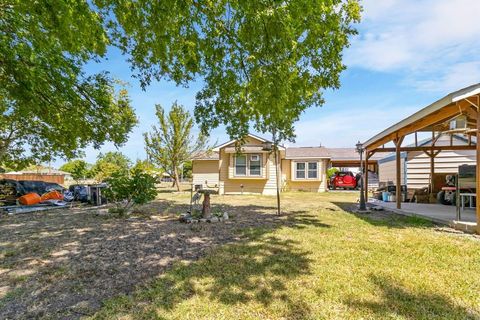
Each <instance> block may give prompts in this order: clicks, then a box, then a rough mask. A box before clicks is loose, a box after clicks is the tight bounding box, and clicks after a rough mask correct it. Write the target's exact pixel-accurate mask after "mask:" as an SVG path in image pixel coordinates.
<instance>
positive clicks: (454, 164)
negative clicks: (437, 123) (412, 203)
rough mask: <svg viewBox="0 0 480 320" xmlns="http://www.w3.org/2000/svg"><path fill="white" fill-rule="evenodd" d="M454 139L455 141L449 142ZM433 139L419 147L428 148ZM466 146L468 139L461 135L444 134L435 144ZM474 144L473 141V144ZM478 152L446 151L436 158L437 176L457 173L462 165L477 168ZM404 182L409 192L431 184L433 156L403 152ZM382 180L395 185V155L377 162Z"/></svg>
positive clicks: (402, 169)
mask: <svg viewBox="0 0 480 320" xmlns="http://www.w3.org/2000/svg"><path fill="white" fill-rule="evenodd" d="M450 139H452V141H450ZM431 143H432V139H426V140H423V141H420V142H419V146H429V145H431ZM450 143H452V144H453V145H466V144H467V143H468V140H467V139H465V138H464V137H463V136H461V135H449V134H443V135H441V136H440V137H439V138H438V140H437V141H436V142H435V145H436V146H447V145H450ZM472 143H473V144H475V142H474V141H472ZM475 155H476V151H475V150H448V151H447V150H444V151H441V152H440V153H439V154H438V155H437V156H436V157H435V162H434V168H435V170H434V171H435V172H436V173H458V167H459V166H460V165H463V164H470V165H475V163H476V160H475V159H476V158H475ZM400 157H401V162H400V164H401V165H400V168H401V181H402V184H403V185H406V186H407V188H408V189H420V188H423V187H427V186H429V184H430V157H429V156H428V155H427V154H425V153H424V152H422V151H410V152H401V153H400ZM378 166H379V168H378V176H379V181H380V182H383V183H387V184H393V183H394V181H395V177H396V169H395V154H391V155H388V156H386V157H384V158H382V159H380V160H379V161H378Z"/></svg>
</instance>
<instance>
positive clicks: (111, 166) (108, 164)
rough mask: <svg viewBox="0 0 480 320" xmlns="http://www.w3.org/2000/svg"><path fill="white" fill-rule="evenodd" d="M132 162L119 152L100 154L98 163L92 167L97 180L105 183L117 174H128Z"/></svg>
mask: <svg viewBox="0 0 480 320" xmlns="http://www.w3.org/2000/svg"><path fill="white" fill-rule="evenodd" d="M131 165H132V163H131V161H130V160H129V159H128V158H127V157H126V156H125V155H124V154H122V153H121V152H119V151H110V152H107V153H105V154H102V153H100V154H99V155H98V157H97V162H95V164H94V165H93V167H92V170H91V171H92V172H93V174H94V177H95V180H97V181H104V180H106V179H108V178H110V177H111V176H112V175H113V174H114V173H115V172H121V173H124V172H128V170H129V169H130V166H131Z"/></svg>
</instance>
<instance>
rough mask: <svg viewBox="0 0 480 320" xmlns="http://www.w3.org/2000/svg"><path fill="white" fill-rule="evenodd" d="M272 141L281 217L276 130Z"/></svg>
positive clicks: (278, 211)
mask: <svg viewBox="0 0 480 320" xmlns="http://www.w3.org/2000/svg"><path fill="white" fill-rule="evenodd" d="M272 138H273V139H272V140H273V152H274V153H275V185H276V187H277V214H278V215H280V214H281V213H282V211H281V207H280V185H279V184H280V183H279V178H280V177H279V176H278V175H279V172H278V147H277V135H276V130H273V132H272Z"/></svg>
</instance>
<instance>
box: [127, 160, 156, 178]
mask: <svg viewBox="0 0 480 320" xmlns="http://www.w3.org/2000/svg"><path fill="white" fill-rule="evenodd" d="M132 170H140V171H141V172H145V173H148V174H151V175H153V176H156V177H160V176H161V174H162V170H161V169H158V168H157V167H155V166H154V165H153V164H152V163H151V162H150V161H147V160H137V161H136V162H135V164H134V165H133V167H132Z"/></svg>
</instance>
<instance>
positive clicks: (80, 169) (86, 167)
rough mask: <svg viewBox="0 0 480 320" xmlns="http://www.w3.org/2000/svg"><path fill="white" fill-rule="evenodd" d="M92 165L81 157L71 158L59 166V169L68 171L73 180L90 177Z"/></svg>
mask: <svg viewBox="0 0 480 320" xmlns="http://www.w3.org/2000/svg"><path fill="white" fill-rule="evenodd" d="M91 169H92V165H91V164H89V163H87V162H86V161H85V160H82V159H75V160H71V161H69V162H67V163H65V164H63V165H62V166H61V167H60V170H62V171H65V172H70V174H71V175H72V178H73V179H74V180H75V181H79V180H80V179H85V178H92V171H91Z"/></svg>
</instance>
